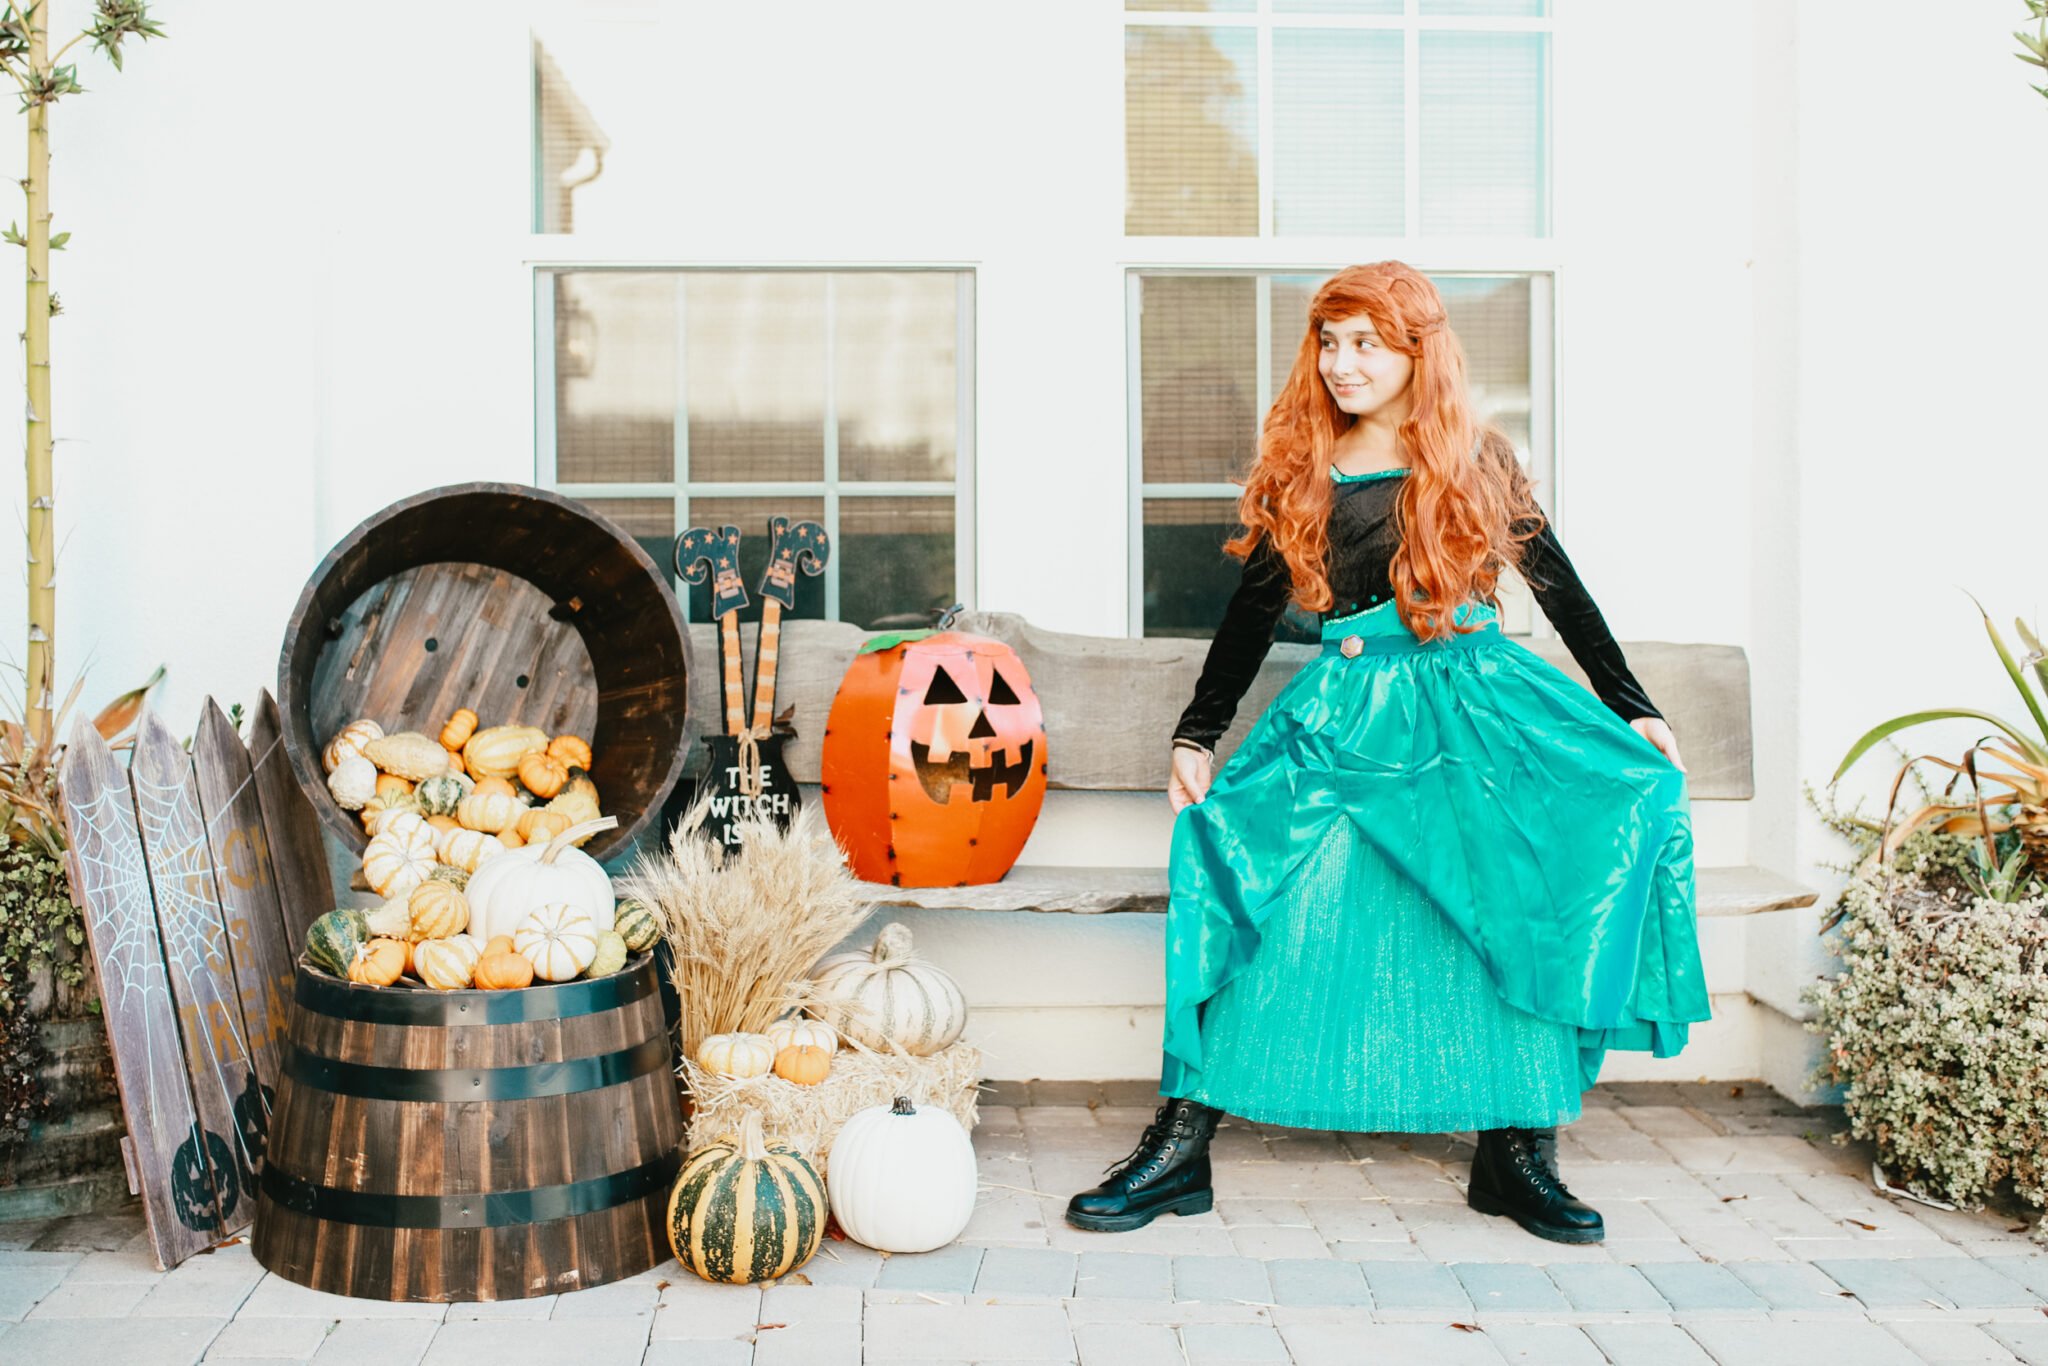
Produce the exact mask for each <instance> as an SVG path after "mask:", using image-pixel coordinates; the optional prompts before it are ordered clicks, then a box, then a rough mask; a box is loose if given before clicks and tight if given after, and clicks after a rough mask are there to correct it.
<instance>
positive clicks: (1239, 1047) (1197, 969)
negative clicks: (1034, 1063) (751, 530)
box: [1161, 607, 1708, 1133]
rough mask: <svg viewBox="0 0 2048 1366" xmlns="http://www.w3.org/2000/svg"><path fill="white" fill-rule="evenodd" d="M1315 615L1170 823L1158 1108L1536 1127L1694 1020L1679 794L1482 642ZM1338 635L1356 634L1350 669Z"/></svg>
mask: <svg viewBox="0 0 2048 1366" xmlns="http://www.w3.org/2000/svg"><path fill="white" fill-rule="evenodd" d="M1491 618H1492V613H1491V610H1490V609H1484V608H1481V609H1476V610H1472V609H1468V614H1467V617H1466V619H1467V620H1483V621H1484V622H1485V625H1483V626H1482V628H1481V629H1480V630H1479V631H1476V632H1474V633H1471V634H1468V635H1461V636H1458V637H1456V638H1454V639H1452V640H1449V641H1444V642H1431V643H1427V644H1425V643H1422V642H1418V641H1417V640H1416V639H1415V638H1414V637H1413V636H1412V635H1411V634H1409V632H1408V630H1407V628H1406V627H1405V626H1403V625H1402V624H1401V621H1400V618H1399V617H1398V616H1397V615H1396V614H1395V612H1394V611H1393V610H1392V608H1391V607H1382V608H1379V609H1375V610H1374V611H1372V612H1368V613H1364V614H1361V615H1359V616H1355V617H1351V618H1348V619H1346V620H1343V621H1340V622H1332V623H1330V624H1329V625H1328V626H1326V627H1325V630H1324V636H1325V640H1324V647H1323V650H1322V652H1321V654H1319V655H1318V656H1317V657H1315V658H1314V659H1312V660H1311V661H1310V662H1309V663H1308V664H1306V665H1305V666H1304V667H1303V668H1302V670H1301V671H1300V672H1299V673H1298V674H1297V675H1296V676H1295V677H1294V679H1293V680H1292V681H1291V682H1289V684H1288V685H1287V687H1286V688H1285V689H1283V690H1282V691H1281V693H1280V695H1279V697H1277V698H1276V699H1275V700H1274V702H1273V704H1272V705H1271V706H1270V707H1269V708H1268V709H1267V711H1266V713H1265V714H1264V715H1263V716H1262V717H1260V719H1259V721H1258V723H1257V724H1256V725H1255V726H1254V727H1253V728H1252V730H1251V733H1250V734H1249V735H1247V736H1246V738H1245V741H1244V743H1243V744H1242V745H1240V746H1239V747H1238V749H1237V752H1236V753H1235V754H1233V755H1232V756H1231V758H1230V761H1229V762H1228V763H1226V764H1225V765H1223V767H1222V768H1221V770H1219V771H1218V773H1217V774H1216V777H1215V780H1214V782H1213V783H1212V785H1211V787H1210V789H1209V793H1208V796H1207V797H1206V798H1205V799H1204V800H1203V801H1202V802H1200V803H1199V804H1197V805H1194V806H1191V807H1188V808H1187V809H1185V810H1184V811H1182V812H1181V813H1180V816H1179V817H1178V818H1177V820H1176V821H1175V824H1174V832H1173V853H1172V865H1171V872H1172V900H1171V903H1170V906H1169V908H1168V912H1167V924H1166V1029H1165V1039H1164V1054H1165V1057H1164V1066H1163V1070H1162V1075H1161V1089H1162V1091H1163V1092H1164V1094H1166V1095H1171V1096H1187V1097H1189V1098H1192V1099H1196V1100H1201V1101H1204V1102H1206V1103H1208V1104H1211V1105H1215V1106H1217V1107H1219V1108H1221V1109H1223V1110H1226V1111H1228V1112H1230V1113H1232V1114H1236V1115H1240V1116H1242V1117H1245V1118H1249V1119H1254V1120H1261V1121H1264V1122H1269V1123H1279V1124H1290V1125H1298V1126H1301V1127H1308V1128H1322V1129H1346V1130H1358V1131H1365V1132H1417V1133H1434V1132H1447V1131H1458V1130H1470V1129H1487V1128H1500V1127H1505V1126H1507V1125H1531V1126H1543V1125H1550V1124H1556V1123H1559V1122H1562V1121H1565V1120H1568V1119H1571V1118H1574V1117H1575V1116H1576V1115H1577V1113H1578V1097H1579V1092H1580V1091H1581V1090H1582V1089H1583V1088H1584V1087H1586V1086H1589V1085H1591V1084H1592V1082H1593V1080H1594V1079H1595V1078H1596V1077H1597V1075H1598V1072H1599V1067H1600V1062H1601V1059H1602V1058H1603V1057H1604V1055H1605V1052H1606V1050H1607V1049H1609V1048H1630V1049H1646V1050H1649V1051H1651V1052H1654V1053H1655V1054H1656V1056H1658V1057H1670V1056H1672V1055H1673V1054H1675V1053H1677V1052H1678V1051H1679V1049H1681V1048H1682V1047H1684V1045H1685V1039H1686V1033H1687V1025H1688V1024H1690V1023H1693V1022H1697V1021H1700V1020H1704V1019H1706V1018H1707V1017H1708V1011H1707V996H1706V988H1705V983H1704V980H1703V976H1702V973H1701V968H1700V959H1699V947H1698V941H1697V934H1696V928H1695V921H1694V905H1693V900H1694V898H1693V862H1692V823H1691V818H1690V816H1689V814H1688V812H1687V809H1686V797H1685V781H1684V776H1683V775H1682V774H1681V773H1679V771H1678V770H1677V769H1676V768H1675V767H1674V766H1673V765H1672V764H1671V763H1669V762H1668V761H1667V760H1666V759H1665V758H1664V757H1663V756H1662V755H1661V754H1660V753H1658V752H1657V750H1656V748H1655V747H1654V746H1653V745H1651V744H1650V743H1649V742H1648V741H1646V740H1644V739H1643V738H1642V737H1641V736H1639V735H1637V734H1636V733H1635V731H1634V730H1632V729H1630V728H1629V727H1628V726H1627V725H1626V724H1625V723H1623V722H1622V721H1621V720H1619V719H1618V718H1616V717H1615V715H1614V714H1613V713H1612V712H1610V711H1608V710H1607V708H1606V707H1605V706H1604V705H1602V704H1601V702H1600V701H1599V699H1597V698H1596V697H1594V696H1593V695H1592V694H1591V693H1589V692H1588V691H1586V689H1585V688H1583V687H1581V686H1580V685H1579V684H1577V683H1575V682H1573V681H1572V680H1571V679H1569V678H1567V677H1565V676H1564V675H1563V674H1561V673H1559V672H1558V671H1557V670H1556V669H1554V668H1552V667H1551V666H1550V665H1548V664H1546V663H1544V662H1543V661H1542V660H1541V659H1538V658H1537V657H1536V656H1535V655H1533V654H1531V653H1530V652H1529V651H1528V650H1525V649H1523V648H1522V647H1521V646H1519V645H1517V644H1515V643H1514V642H1513V641H1511V640H1509V639H1507V638H1506V637H1505V636H1503V635H1502V634H1501V633H1500V632H1499V630H1498V628H1497V627H1496V626H1494V625H1493V624H1492V620H1491ZM1346 637H1354V638H1355V643H1353V644H1351V645H1350V646H1349V647H1348V649H1349V651H1350V652H1351V653H1347V646H1346V645H1345V638H1346Z"/></svg>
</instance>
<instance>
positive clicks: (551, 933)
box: [512, 904, 600, 982]
mask: <svg viewBox="0 0 2048 1366" xmlns="http://www.w3.org/2000/svg"><path fill="white" fill-rule="evenodd" d="M599 933H600V931H599V930H598V928H597V926H596V925H595V924H594V923H592V921H591V919H590V916H589V914H588V913H587V912H586V911H584V910H583V909H582V908H581V907H578V906H567V905H560V904H557V905H549V906H542V907H540V908H539V909H537V910H535V911H534V912H533V914H531V915H529V916H527V917H526V923H525V924H523V925H521V926H520V927H519V932H518V933H517V934H515V935H513V936H512V948H513V949H514V951H516V952H518V953H521V954H523V955H525V957H526V961H527V962H529V963H531V964H533V975H534V976H536V977H538V978H540V979H541V980H542V981H543V982H566V981H569V980H570V979H571V978H573V977H576V976H577V975H579V974H580V973H582V971H583V970H584V969H585V968H587V967H589V966H590V964H591V961H592V960H593V959H595V958H596V957H597V936H598V934H599Z"/></svg>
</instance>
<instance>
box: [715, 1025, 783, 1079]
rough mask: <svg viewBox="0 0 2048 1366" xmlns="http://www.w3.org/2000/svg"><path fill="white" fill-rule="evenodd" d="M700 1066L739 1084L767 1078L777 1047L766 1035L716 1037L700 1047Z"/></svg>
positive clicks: (726, 1035) (773, 1062)
mask: <svg viewBox="0 0 2048 1366" xmlns="http://www.w3.org/2000/svg"><path fill="white" fill-rule="evenodd" d="M697 1066H699V1067H701V1068H703V1069H704V1070H705V1071H706V1072H715V1073H717V1074H718V1075H719V1076H721V1077H731V1078H733V1079H734V1080H736V1081H745V1080H746V1079H747V1078H749V1077H765V1076H767V1075H768V1069H769V1068H771V1067H773V1066H775V1045H774V1044H772V1043H770V1042H768V1038H767V1036H766V1035H763V1034H745V1033H737V1034H713V1035H710V1036H709V1037H707V1038H706V1039H705V1040H704V1042H703V1043H700V1044H698V1045H697Z"/></svg>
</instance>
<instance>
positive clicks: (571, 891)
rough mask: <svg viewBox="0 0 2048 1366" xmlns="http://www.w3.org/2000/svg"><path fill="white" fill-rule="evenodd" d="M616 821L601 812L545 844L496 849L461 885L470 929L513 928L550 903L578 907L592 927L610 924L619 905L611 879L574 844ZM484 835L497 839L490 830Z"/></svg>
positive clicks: (487, 932)
mask: <svg viewBox="0 0 2048 1366" xmlns="http://www.w3.org/2000/svg"><path fill="white" fill-rule="evenodd" d="M617 824H618V818H617V817H615V816H605V817H603V818H601V819H599V820H595V821H586V822H584V823H583V824H582V825H572V826H570V827H569V828H568V829H567V830H564V831H563V832H562V833H561V834H559V835H557V836H555V838H553V839H552V840H549V841H547V842H546V843H545V844H529V845H526V846H525V847H523V848H519V849H514V850H512V851H511V852H509V853H504V854H499V855H497V856H495V857H494V858H492V859H491V861H490V862H489V863H486V864H484V865H483V866H482V867H480V868H477V869H476V870H475V876H473V877H471V878H470V880H469V885H468V886H467V887H465V888H464V889H463V891H464V892H465V893H466V894H467V895H468V897H469V931H470V933H471V934H475V935H479V936H481V937H483V938H485V939H492V938H495V937H497V936H498V935H501V934H516V933H518V931H519V927H520V926H521V925H524V924H525V923H526V917H528V916H529V915H532V914H533V913H534V912H535V911H537V910H539V909H540V908H541V907H542V906H549V905H559V906H573V907H575V908H576V909H577V910H579V911H582V912H583V913H584V914H585V915H587V916H589V917H590V920H591V923H592V924H593V925H595V926H596V927H597V929H596V931H595V932H596V933H600V934H601V933H603V932H604V931H606V930H608V929H611V928H612V924H613V921H614V919H615V918H616V916H617V906H618V902H617V900H616V899H615V897H614V896H613V894H612V880H611V878H610V877H609V876H607V875H606V873H605V871H604V867H603V865H601V864H599V863H598V861H597V860H596V859H594V858H592V857H591V856H590V855H588V854H586V853H584V852H583V851H582V850H580V849H578V848H576V847H575V844H576V841H577V840H578V839H580V838H588V837H589V836H591V835H594V834H596V833H597V832H598V831H600V830H609V829H611V828H612V827H613V826H615V825H617ZM466 833H472V834H473V833H474V832H466ZM484 838H486V839H489V840H490V841H491V842H492V843H493V844H496V843H498V839H497V837H496V836H495V835H487V836H484ZM501 847H502V846H501ZM443 857H444V858H445V857H446V856H445V855H444V856H443ZM448 861H449V862H454V860H452V859H450V860H448Z"/></svg>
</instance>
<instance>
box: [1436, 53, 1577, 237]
mask: <svg viewBox="0 0 2048 1366" xmlns="http://www.w3.org/2000/svg"><path fill="white" fill-rule="evenodd" d="M1420 37H1421V42H1422V52H1421V59H1422V90H1421V112H1420V118H1421V125H1422V126H1421V135H1422V153H1421V155H1422V230H1423V231H1424V232H1425V233H1463V234H1501V235H1513V236H1526V237H1543V236H1547V235H1548V234H1549V232H1550V222H1549V219H1550V215H1549V210H1548V206H1547V205H1546V203H1545V199H1544V188H1543V187H1544V173H1545V167H1544V148H1545V146H1546V144H1547V142H1548V138H1547V137H1546V135H1545V131H1544V98H1543V79H1544V76H1543V67H1544V58H1545V54H1546V52H1547V47H1546V44H1547V43H1548V42H1549V35H1548V34H1544V33H1423V34H1422V35H1420Z"/></svg>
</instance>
